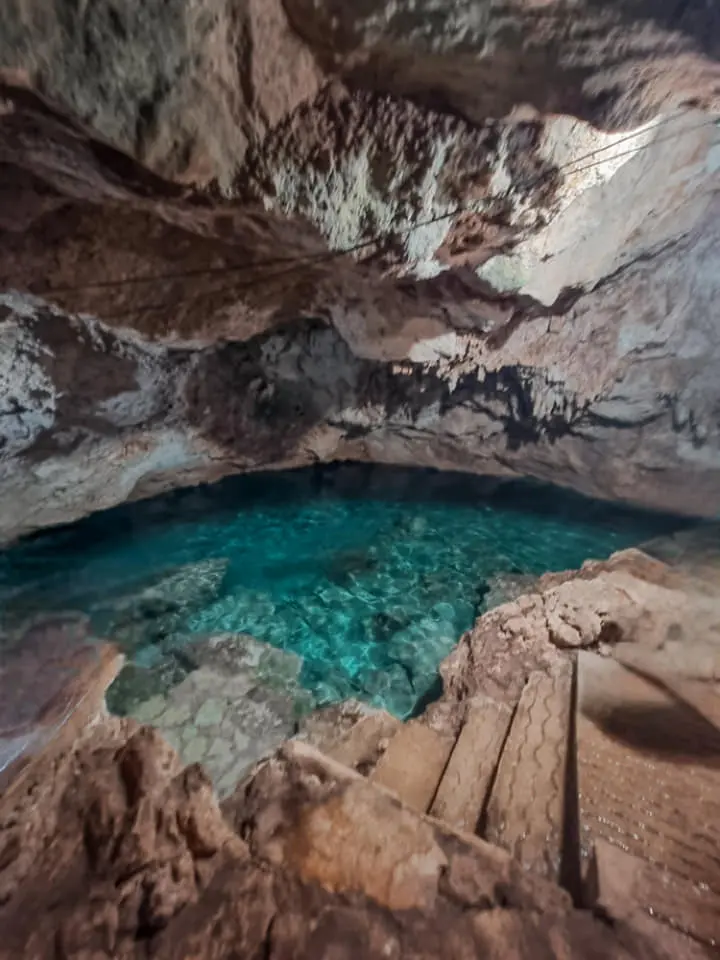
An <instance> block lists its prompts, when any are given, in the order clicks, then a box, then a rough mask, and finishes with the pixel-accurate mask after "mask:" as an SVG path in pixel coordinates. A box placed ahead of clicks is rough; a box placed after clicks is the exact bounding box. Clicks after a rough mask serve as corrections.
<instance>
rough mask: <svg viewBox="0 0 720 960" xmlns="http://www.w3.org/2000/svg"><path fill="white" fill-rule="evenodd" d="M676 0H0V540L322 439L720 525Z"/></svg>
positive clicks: (719, 438) (691, 114)
mask: <svg viewBox="0 0 720 960" xmlns="http://www.w3.org/2000/svg"><path fill="white" fill-rule="evenodd" d="M676 7H677V5H674V4H670V3H661V4H654V5H653V6H652V9H651V8H650V7H649V6H648V7H647V9H646V7H645V6H643V5H640V6H638V5H637V4H635V3H630V2H629V0H628V2H625V0H613V2H611V0H606V2H605V3H603V4H597V3H585V2H582V0H578V2H577V3H575V4H573V6H572V9H570V8H566V6H565V5H563V4H560V3H555V2H553V0H551V2H549V3H543V4H537V3H530V2H517V3H514V4H511V5H510V6H509V7H508V8H507V10H506V9H504V8H503V10H502V11H500V10H499V9H497V8H496V7H495V6H493V5H492V4H489V3H485V2H480V0H476V2H473V3H466V2H459V0H455V2H452V3H447V4H441V5H439V6H438V4H436V3H435V2H434V0H424V2H422V3H419V4H418V3H409V2H407V3H406V2H398V3H393V4H386V3H381V2H377V3H375V2H373V3H369V4H365V5H363V8H362V10H361V11H358V10H356V9H355V8H354V6H353V5H352V4H349V3H344V2H339V0H326V2H321V3H313V4H310V3H307V2H305V0H285V3H284V4H282V3H280V0H273V2H268V3H265V2H262V3H260V2H255V0H247V2H242V3H237V4H229V3H226V2H224V0H218V2H216V0H207V2H205V3H202V4H194V5H193V4H188V3H185V2H183V0H177V2H175V3H173V4H171V5H169V6H168V5H167V4H160V3H159V2H156V0H153V2H151V3H150V4H146V5H145V6H144V7H143V10H142V11H135V10H129V9H128V10H119V9H118V8H116V6H114V5H113V4H111V3H109V2H105V0H103V2H101V3H97V4H93V5H91V6H90V7H87V6H83V5H80V6H79V7H77V8H73V10H72V11H71V10H69V9H68V10H66V9H65V7H64V6H63V5H62V4H59V3H51V4H49V5H48V4H38V3H34V2H30V3H20V2H19V0H18V2H13V3H10V4H9V5H8V6H7V8H6V9H5V10H4V12H3V15H2V16H3V23H2V31H0V33H1V34H2V36H1V37H0V70H2V78H3V80H4V86H3V88H2V109H1V110H0V164H1V167H0V170H1V173H2V181H3V182H2V190H3V203H2V215H1V216H2V223H1V227H2V231H3V232H2V235H1V237H0V284H1V285H2V288H4V290H5V291H6V292H5V293H4V294H3V295H2V301H1V303H2V305H1V306H0V312H1V313H2V316H1V317H0V335H1V336H2V342H3V344H4V348H3V350H2V361H0V410H1V411H2V412H3V417H2V440H3V443H2V449H0V458H1V460H0V476H1V482H2V488H3V493H4V496H3V504H4V505H7V507H5V509H4V512H2V514H0V535H2V536H3V537H4V538H5V539H11V538H13V537H15V536H17V535H19V534H22V533H24V532H27V531H28V530H30V529H34V528H36V527H39V526H43V525H46V524H52V523H57V522H59V521H62V520H69V519H72V518H73V517H77V516H80V515H82V514H84V513H87V512H89V511H91V510H94V509H98V508H101V507H104V506H108V505H110V504H113V503H117V502H121V501H123V500H125V499H128V498H131V497H141V496H149V495H151V494H152V493H154V492H156V491H158V490H162V489H167V488H169V487H171V486H174V485H178V484H192V483H196V482H198V481H199V480H212V479H214V478H216V477H219V476H222V475H223V474H226V473H228V472H232V471H238V470H248V469H257V468H259V467H263V466H282V465H297V464H303V463H309V462H313V461H315V460H317V459H320V460H329V459H343V458H350V459H364V460H375V461H382V462H396V463H403V464H413V463H422V464H426V465H427V464H429V465H435V466H438V467H441V468H447V467H452V468H458V469H463V470H469V471H474V472H478V473H488V474H495V475H497V476H516V475H528V476H533V477H537V478H540V479H543V480H551V481H554V482H557V483H560V484H564V485H567V486H570V487H574V488H576V489H579V490H582V491H584V492H586V493H589V494H592V495H597V496H601V497H610V498H617V499H623V500H629V501H634V502H638V503H642V504H645V505H647V506H651V507H657V508H667V509H672V510H678V511H682V512H687V513H692V514H702V515H712V514H714V513H716V512H717V510H718V509H719V508H720V497H719V494H718V491H719V490H720V432H719V431H720V427H719V426H718V416H717V409H718V405H719V404H720V395H719V394H718V387H717V384H718V382H719V381H718V378H717V376H716V372H717V369H718V364H719V363H720V341H719V339H718V336H719V335H718V325H717V323H715V322H714V316H715V303H716V301H717V299H718V290H717V283H718V276H720V273H719V272H718V270H717V262H718V243H719V236H718V228H717V196H716V194H717V177H718V170H719V169H720V163H719V161H718V157H719V156H720V140H719V136H720V134H719V133H718V128H717V125H716V124H715V122H714V119H715V117H716V116H717V110H718V104H719V102H720V101H719V96H720V93H719V91H720V71H719V68H718V66H717V55H718V49H719V48H720V21H719V20H718V15H717V14H716V13H715V12H713V11H711V10H710V8H709V7H708V5H707V4H705V3H703V2H701V0H691V2H689V3H687V4H684V5H683V7H682V9H681V10H678V9H677V8H676ZM159 36H162V42H161V43H160V44H159V46H158V44H157V43H156V40H155V38H156V37H159ZM156 47H157V48H158V49H157V50H156ZM151 49H152V50H153V51H154V52H153V53H152V54H151V53H149V51H150V50H151ZM279 62H282V63H283V70H282V71H280V72H278V70H277V69H276V67H277V64H278V63H279ZM140 63H150V64H151V65H152V66H151V68H147V69H145V68H143V69H142V70H141V69H139V68H137V67H136V65H137V64H140ZM80 369H82V371H83V373H82V375H81V376H80V375H79V371H80Z"/></svg>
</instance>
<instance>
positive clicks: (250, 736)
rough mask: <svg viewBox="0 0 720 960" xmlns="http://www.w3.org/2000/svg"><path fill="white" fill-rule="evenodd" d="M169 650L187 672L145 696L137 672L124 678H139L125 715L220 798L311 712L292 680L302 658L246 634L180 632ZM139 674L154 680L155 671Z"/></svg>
mask: <svg viewBox="0 0 720 960" xmlns="http://www.w3.org/2000/svg"><path fill="white" fill-rule="evenodd" d="M175 652H176V656H178V655H180V654H181V657H182V661H183V663H184V665H185V668H186V669H185V672H184V673H183V675H182V676H181V677H180V678H179V683H178V684H177V685H174V686H172V687H171V688H169V689H168V688H167V687H165V688H164V689H162V688H161V687H160V686H158V689H157V690H152V693H150V691H151V689H152V687H150V686H148V680H149V677H147V676H144V675H143V673H142V671H139V670H134V671H132V672H129V673H128V674H127V675H126V680H125V687H126V688H127V687H131V686H132V683H133V681H140V682H141V684H142V687H141V690H142V692H143V693H144V694H145V696H142V697H140V696H135V698H134V699H133V700H132V701H130V696H131V693H130V691H128V692H126V694H125V696H126V698H127V702H128V703H129V704H130V706H129V708H128V709H127V713H128V714H129V715H130V716H132V717H133V718H134V719H136V720H138V721H140V722H142V723H151V724H152V725H153V726H154V727H156V728H157V729H158V730H159V731H160V732H161V733H162V734H163V735H164V736H165V737H166V738H167V739H168V741H169V742H170V743H171V744H172V745H173V746H174V747H175V749H176V750H177V751H178V752H179V754H180V756H181V757H182V759H183V761H184V762H185V763H202V764H203V766H204V767H205V769H206V770H207V771H208V773H209V774H210V776H211V777H212V780H213V783H214V784H215V787H216V789H217V790H218V792H219V794H220V795H221V796H224V795H225V794H227V793H228V792H229V791H230V790H231V789H232V788H233V787H234V786H235V784H236V783H237V782H238V780H239V779H240V777H241V776H242V775H243V774H244V773H245V772H246V771H247V769H248V768H249V767H250V766H252V764H253V763H255V762H256V761H257V760H258V759H260V758H261V757H263V756H265V755H266V754H267V753H269V752H270V751H272V750H273V749H274V748H275V747H277V746H278V745H279V744H280V743H282V741H283V740H286V739H287V738H288V737H290V736H292V734H293V733H294V732H295V729H296V726H297V723H298V720H299V719H300V717H301V716H302V715H303V714H304V713H307V712H308V711H309V710H311V709H312V707H313V699H312V697H311V696H310V694H309V693H308V692H307V691H306V690H305V689H303V687H302V686H301V685H300V681H299V677H300V671H301V668H302V660H301V659H300V657H298V656H296V655H295V654H293V653H287V652H285V651H282V650H277V649H275V648H273V647H270V646H268V645H267V644H265V643H261V642H260V641H258V640H255V639H254V638H253V637H251V636H249V635H247V634H220V635H216V636H211V637H202V638H198V637H195V638H192V637H186V638H185V642H184V643H183V644H182V646H181V647H180V646H178V647H177V648H176V651H175ZM188 669H189V671H190V672H187V671H188ZM146 674H149V675H150V676H151V677H152V680H153V681H158V672H157V671H146ZM119 679H122V678H119ZM147 693H150V696H147ZM110 702H111V703H112V702H113V698H111V700H110Z"/></svg>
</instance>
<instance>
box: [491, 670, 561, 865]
mask: <svg viewBox="0 0 720 960" xmlns="http://www.w3.org/2000/svg"><path fill="white" fill-rule="evenodd" d="M571 695H572V664H571V663H570V661H562V662H560V663H558V664H556V665H555V666H554V667H553V669H552V670H550V671H547V672H544V671H536V672H533V673H531V674H530V677H529V678H528V681H527V683H526V685H525V687H524V689H523V692H522V695H521V697H520V701H519V703H518V706H517V710H516V712H515V716H514V718H513V722H512V725H511V727H510V732H509V734H508V738H507V741H506V743H505V748H504V750H503V753H502V756H501V758H500V763H499V765H498V770H497V776H496V778H495V784H494V786H493V790H492V793H491V796H490V800H489V802H488V807H487V817H486V829H485V836H486V839H487V840H489V841H490V842H491V843H496V844H498V846H501V847H504V848H505V849H506V850H509V851H510V852H511V853H512V854H513V855H514V856H515V857H516V858H517V859H518V860H519V861H520V862H521V863H522V864H523V866H524V867H526V868H527V869H532V870H534V871H535V872H537V873H541V874H543V875H544V876H546V877H548V878H550V879H552V880H555V881H558V880H559V877H560V868H561V855H562V843H563V821H564V812H565V767H566V761H567V750H568V734H569V727H570V711H571Z"/></svg>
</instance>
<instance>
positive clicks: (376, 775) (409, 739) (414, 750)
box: [370, 720, 454, 813]
mask: <svg viewBox="0 0 720 960" xmlns="http://www.w3.org/2000/svg"><path fill="white" fill-rule="evenodd" d="M453 745H454V739H453V738H452V737H450V736H448V735H443V734H440V733H437V732H436V731H435V730H432V729H431V728H430V727H428V726H427V725H426V724H424V723H421V722H420V721H419V720H410V721H408V723H405V724H403V726H402V727H401V728H400V729H399V730H398V732H397V733H396V734H395V736H394V737H393V738H392V740H391V741H390V744H389V745H388V748H387V750H386V751H385V753H384V754H383V755H382V757H381V758H380V760H379V761H378V764H377V766H376V767H375V769H374V770H373V771H372V773H371V774H370V779H371V780H372V781H373V783H376V784H378V785H379V786H382V787H385V789H386V790H390V791H392V793H394V794H395V795H396V796H397V797H398V798H399V799H400V800H402V802H403V803H405V804H406V805H407V806H408V807H411V808H412V809H413V810H416V811H417V812H418V813H427V811H428V809H429V807H430V805H431V803H432V802H433V798H434V796H435V792H436V791H437V788H438V784H439V783H440V780H441V778H442V775H443V773H444V771H445V767H446V766H447V762H448V758H449V757H450V752H451V751H452V748H453Z"/></svg>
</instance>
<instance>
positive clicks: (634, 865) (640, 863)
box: [586, 840, 720, 946]
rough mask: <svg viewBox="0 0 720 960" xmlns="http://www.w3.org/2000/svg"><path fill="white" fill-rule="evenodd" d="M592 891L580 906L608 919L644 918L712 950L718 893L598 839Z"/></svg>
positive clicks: (719, 938)
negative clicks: (641, 916)
mask: <svg viewBox="0 0 720 960" xmlns="http://www.w3.org/2000/svg"><path fill="white" fill-rule="evenodd" d="M593 867H594V871H593V873H594V875H593V878H592V879H593V889H592V892H591V895H590V896H589V897H588V898H587V902H586V906H587V907H590V908H594V909H597V908H600V909H601V910H602V911H603V912H604V913H605V914H606V915H608V916H609V917H612V918H613V919H614V920H629V919H631V918H632V917H633V916H635V915H637V914H644V915H647V914H650V915H651V916H652V917H653V918H654V919H655V920H657V921H659V922H661V923H666V924H668V925H669V926H671V927H672V928H673V929H674V930H679V931H681V932H682V933H686V934H689V935H690V936H692V937H694V938H696V939H697V940H700V941H701V942H703V943H705V944H707V945H711V946H714V945H715V944H717V943H718V942H720V894H718V893H716V892H715V891H714V890H711V889H710V888H709V887H707V886H706V885H704V884H694V883H691V882H690V881H689V880H687V879H685V878H683V877H680V876H678V875H677V874H675V873H672V872H670V871H667V870H663V869H662V868H661V867H658V866H657V865H655V864H652V863H650V862H649V861H647V860H642V859H641V858H639V857H635V856H633V855H632V854H630V853H627V852H626V851H625V850H621V849H620V848H619V847H617V846H614V845H613V844H611V843H608V842H607V841H605V840H598V841H597V842H596V844H595V849H594V857H593Z"/></svg>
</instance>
